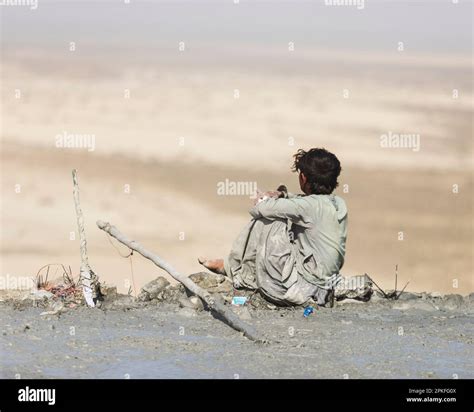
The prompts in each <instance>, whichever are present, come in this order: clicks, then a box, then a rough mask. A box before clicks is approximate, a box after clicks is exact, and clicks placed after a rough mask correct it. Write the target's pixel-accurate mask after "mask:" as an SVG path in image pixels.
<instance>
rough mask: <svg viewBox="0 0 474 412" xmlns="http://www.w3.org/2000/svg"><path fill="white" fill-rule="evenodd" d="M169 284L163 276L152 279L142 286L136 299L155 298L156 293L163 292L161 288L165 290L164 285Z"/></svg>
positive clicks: (156, 296)
mask: <svg viewBox="0 0 474 412" xmlns="http://www.w3.org/2000/svg"><path fill="white" fill-rule="evenodd" d="M169 285H170V283H169V282H168V281H167V280H166V279H165V278H164V277H163V276H159V277H157V278H156V279H155V280H152V281H151V282H149V283H147V284H146V285H145V286H143V288H142V289H141V291H140V293H139V295H138V300H139V301H142V302H146V301H149V300H153V299H156V298H158V295H159V294H160V293H161V292H163V290H165V289H166V287H167V286H169Z"/></svg>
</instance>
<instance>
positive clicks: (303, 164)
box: [292, 149, 341, 195]
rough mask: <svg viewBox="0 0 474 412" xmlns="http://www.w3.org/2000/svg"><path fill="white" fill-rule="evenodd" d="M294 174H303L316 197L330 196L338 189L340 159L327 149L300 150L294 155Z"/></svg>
mask: <svg viewBox="0 0 474 412" xmlns="http://www.w3.org/2000/svg"><path fill="white" fill-rule="evenodd" d="M294 158H295V162H294V164H293V167H292V170H293V172H302V173H303V174H304V175H305V176H306V178H307V180H308V184H309V186H310V189H311V193H312V194H314V195H329V194H331V193H332V192H333V190H334V189H335V188H336V187H337V185H338V182H337V178H338V177H339V174H340V173H341V163H339V160H338V158H337V157H336V156H335V155H334V154H332V153H331V152H328V151H327V150H326V149H310V150H308V151H305V150H303V149H300V150H298V152H297V153H296V154H295V155H294Z"/></svg>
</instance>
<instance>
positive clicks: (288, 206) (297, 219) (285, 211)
mask: <svg viewBox="0 0 474 412" xmlns="http://www.w3.org/2000/svg"><path fill="white" fill-rule="evenodd" d="M310 207H311V205H310V204H309V203H308V200H307V199H305V198H304V197H303V196H301V197H295V198H292V199H284V198H278V199H274V198H269V199H266V200H264V201H261V202H260V203H257V204H256V205H255V206H254V207H253V208H252V209H251V210H250V214H251V215H252V217H254V218H255V219H258V218H261V217H263V218H266V219H270V220H273V219H289V220H290V221H291V222H292V223H294V224H295V225H299V226H303V227H309V226H311V225H312V220H311V217H310V213H308V212H309V209H310Z"/></svg>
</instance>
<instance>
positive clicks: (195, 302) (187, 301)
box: [178, 296, 204, 310]
mask: <svg viewBox="0 0 474 412" xmlns="http://www.w3.org/2000/svg"><path fill="white" fill-rule="evenodd" d="M178 303H179V305H180V306H181V307H183V308H190V309H194V310H203V309H204V305H203V303H202V301H201V299H199V298H198V297H197V296H191V297H190V298H186V297H182V298H180V299H179V301H178Z"/></svg>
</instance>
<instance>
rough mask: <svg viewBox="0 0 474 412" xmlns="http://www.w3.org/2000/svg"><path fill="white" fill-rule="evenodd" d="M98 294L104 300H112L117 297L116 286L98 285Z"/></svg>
mask: <svg viewBox="0 0 474 412" xmlns="http://www.w3.org/2000/svg"><path fill="white" fill-rule="evenodd" d="M100 293H101V294H102V295H103V296H104V298H105V299H112V298H115V297H116V296H117V286H106V285H104V284H102V285H100Z"/></svg>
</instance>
